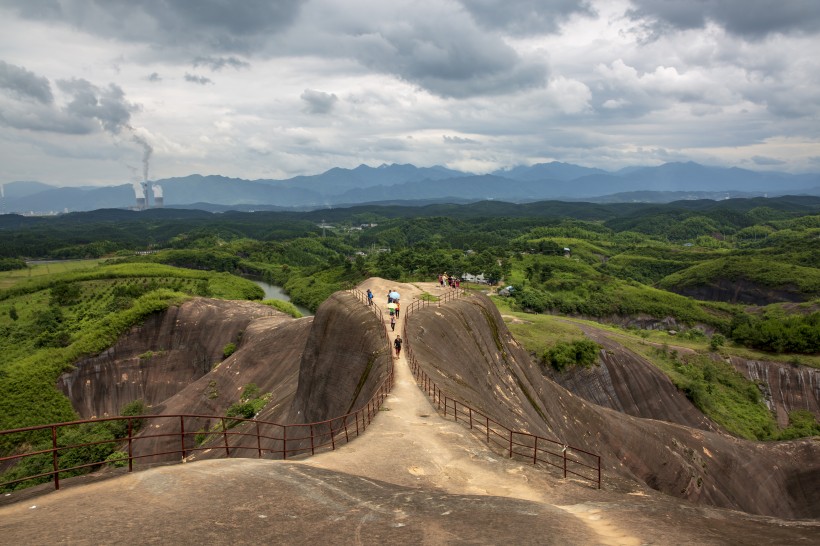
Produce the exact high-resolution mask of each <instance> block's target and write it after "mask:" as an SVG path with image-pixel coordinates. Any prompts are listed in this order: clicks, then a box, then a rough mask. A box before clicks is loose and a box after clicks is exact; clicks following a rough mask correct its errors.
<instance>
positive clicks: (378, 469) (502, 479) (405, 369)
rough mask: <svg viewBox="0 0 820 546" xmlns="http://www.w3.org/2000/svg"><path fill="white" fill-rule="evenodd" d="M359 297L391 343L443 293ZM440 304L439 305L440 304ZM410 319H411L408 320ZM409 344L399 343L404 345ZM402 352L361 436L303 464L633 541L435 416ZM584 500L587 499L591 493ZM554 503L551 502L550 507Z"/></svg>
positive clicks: (390, 286)
mask: <svg viewBox="0 0 820 546" xmlns="http://www.w3.org/2000/svg"><path fill="white" fill-rule="evenodd" d="M358 289H359V290H361V291H362V292H364V291H366V290H367V289H370V290H371V291H372V292H373V295H374V298H373V301H374V305H378V306H379V307H380V308H381V309H382V311H383V316H384V319H385V328H387V331H388V338H389V340H390V343H391V348H392V342H393V340H394V339H395V338H396V335H400V334H401V331H402V330H403V328H402V327H403V325H404V321H405V320H407V318H406V316H405V315H404V309H406V308H407V307H409V304H410V302H412V301H413V300H414V299H416V298H418V297H420V296H421V294H422V293H423V292H427V293H429V294H432V295H434V296H435V295H437V294H440V293H443V292H444V290H445V289H443V288H441V287H439V286H438V285H436V283H432V282H431V283H414V284H400V283H396V282H394V281H389V280H385V279H378V278H372V279H369V280H368V281H365V282H364V283H362V284H361V285H359V286H358ZM394 289H395V290H396V291H398V292H399V293H400V294H401V300H400V301H401V305H400V311H401V312H400V314H399V319H398V320H397V324H396V331H395V332H392V331H390V324H389V320H390V317H389V314H388V312H387V307H386V303H387V293H388V292H389V291H391V290H394ZM444 305H446V304H444ZM410 320H412V318H411V319H410ZM408 343H412V340H405V347H406V345H407V344H408ZM406 354H407V351H406V350H405V349H404V348H403V349H402V351H401V354H400V357H399V358H398V359H394V360H393V364H394V374H395V375H394V377H395V381H394V386H393V390H392V391H391V393H390V395H389V396H388V398H387V400H386V401H385V404H384V406H383V407H382V410H381V411H380V412H379V414H378V415H377V417H376V418H375V419H374V420H373V423H372V424H371V425H370V426H369V427H368V429H367V431H366V432H365V434H364V435H363V436H362V437H361V438H359V439H358V440H356V441H354V442H351V443H349V444H346V445H344V446H341V447H340V448H338V449H336V450H335V451H327V452H323V453H319V454H317V455H315V456H313V457H310V458H307V459H304V460H303V461H301V463H302V464H305V465H308V466H313V467H318V468H324V469H327V470H335V471H338V472H346V473H348V474H354V475H359V476H363V477H367V478H372V479H378V480H383V481H386V482H391V483H395V484H397V485H404V486H410V487H422V488H425V489H434V490H441V491H445V492H447V493H453V494H461V495H490V496H498V497H508V498H514V499H520V500H526V501H532V502H537V503H543V504H549V505H552V506H554V507H556V508H561V509H564V510H566V511H567V512H569V513H572V514H573V515H575V516H576V517H577V518H579V520H580V521H582V522H583V523H584V524H585V525H586V526H587V527H588V528H589V530H590V531H592V532H594V534H595V535H597V536H598V537H599V540H600V543H601V544H640V543H641V540H640V539H638V538H637V537H631V536H628V534H627V533H625V532H623V531H621V530H620V529H618V528H617V527H616V526H615V524H614V523H613V522H612V521H608V520H606V519H605V518H603V517H602V515H601V511H600V510H599V509H597V508H594V507H592V506H584V505H576V506H564V505H563V503H564V502H566V499H562V497H563V496H564V495H565V494H566V492H561V493H559V492H556V491H554V486H553V485H550V484H551V483H553V484H554V483H555V482H554V480H553V479H551V478H550V477H549V476H547V475H546V474H545V471H544V470H538V469H536V468H533V467H531V466H529V465H526V464H523V463H521V462H514V461H510V460H508V459H506V458H504V457H502V456H500V455H497V454H496V453H494V452H493V451H492V450H490V448H489V447H488V446H487V445H486V444H485V443H483V442H481V441H480V440H479V439H478V438H477V437H476V436H474V435H473V434H471V433H470V431H469V429H467V428H465V427H464V426H462V425H460V424H458V423H456V422H454V421H450V420H446V419H444V418H443V417H442V416H440V415H439V414H438V413H437V411H436V409H435V408H434V407H433V406H432V405H431V403H430V401H429V400H428V398H427V397H426V396H425V395H424V393H423V392H422V391H421V389H420V388H419V387H418V386H417V385H416V381H415V379H414V377H413V375H412V373H411V371H410V367H409V365H408V363H407V360H406ZM567 485H568V486H569V488H570V489H571V490H572V491H573V497H574V498H578V496H579V494H580V495H581V496H583V495H589V491H585V490H586V489H588V488H585V487H584V486H575V485H574V484H569V483H568V484H567ZM590 498H594V496H593V495H590ZM556 503H557V504H556Z"/></svg>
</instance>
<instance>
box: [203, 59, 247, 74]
mask: <svg viewBox="0 0 820 546" xmlns="http://www.w3.org/2000/svg"><path fill="white" fill-rule="evenodd" d="M193 65H194V68H199V67H200V66H206V67H208V68H210V69H211V70H213V71H214V72H218V71H220V70H222V69H223V68H225V67H231V68H234V69H236V70H239V69H241V68H249V67H250V66H251V65H250V63H247V62H245V61H242V60H240V59H237V58H236V57H197V58H196V59H194V62H193Z"/></svg>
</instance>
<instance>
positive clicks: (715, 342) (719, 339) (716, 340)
mask: <svg viewBox="0 0 820 546" xmlns="http://www.w3.org/2000/svg"><path fill="white" fill-rule="evenodd" d="M725 343H726V338H725V337H723V336H722V335H721V334H714V335H713V336H712V339H710V340H709V348H710V349H712V350H713V351H717V350H718V349H719V348H720V347H723V345H724V344H725Z"/></svg>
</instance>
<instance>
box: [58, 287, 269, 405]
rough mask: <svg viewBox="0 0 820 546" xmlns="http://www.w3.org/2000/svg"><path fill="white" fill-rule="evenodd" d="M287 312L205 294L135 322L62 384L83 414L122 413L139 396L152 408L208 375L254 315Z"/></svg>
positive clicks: (83, 362) (82, 364) (61, 382)
mask: <svg viewBox="0 0 820 546" xmlns="http://www.w3.org/2000/svg"><path fill="white" fill-rule="evenodd" d="M273 315H280V316H282V317H284V316H285V315H283V314H282V313H279V312H278V311H275V310H274V309H272V308H270V307H268V306H266V305H261V304H259V303H253V302H248V301H225V300H213V299H206V298H196V299H193V300H190V301H188V302H186V303H184V304H182V305H181V306H179V307H171V308H169V309H168V310H166V311H165V312H163V313H158V314H156V315H154V316H151V317H149V318H147V319H146V320H145V322H144V323H143V324H141V325H139V326H135V327H133V328H132V329H131V331H130V332H128V333H127V334H126V335H124V336H123V337H122V338H121V339H120V340H119V341H118V342H117V343H116V344H115V345H114V346H113V347H111V348H110V349H108V350H107V351H105V352H103V353H101V354H100V355H98V356H95V357H91V358H87V359H84V360H81V361H79V362H77V363H76V364H75V369H74V370H73V371H71V372H69V373H66V374H63V375H62V376H61V377H60V379H59V381H58V383H57V388H58V389H60V390H61V391H62V392H63V393H64V394H65V395H66V396H67V397H68V399H69V400H70V401H71V405H72V406H73V407H74V409H75V411H77V413H79V414H80V416H81V417H83V418H90V417H103V416H106V415H119V411H120V409H121V408H122V407H123V406H124V405H126V404H128V403H129V402H133V401H134V400H140V399H141V400H143V401H144V402H145V403H146V404H147V405H148V406H153V405H156V404H159V403H161V402H162V401H164V400H166V399H168V398H170V397H171V396H173V395H174V394H176V393H178V392H180V391H181V390H183V389H184V388H185V387H187V386H188V385H189V384H191V383H192V382H194V381H196V380H197V379H199V378H200V377H202V376H204V375H205V374H207V373H208V372H209V371H210V370H211V369H212V368H213V366H214V365H215V364H217V363H218V362H221V361H222V359H223V350H224V348H225V345H227V344H228V343H232V342H233V343H237V344H238V345H241V343H238V342H239V337H240V334H241V333H242V332H243V331H244V330H245V329H246V328H247V326H248V325H249V324H250V323H251V321H253V320H254V319H257V318H260V317H269V316H273Z"/></svg>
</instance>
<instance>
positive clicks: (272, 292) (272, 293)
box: [246, 277, 313, 316]
mask: <svg viewBox="0 0 820 546" xmlns="http://www.w3.org/2000/svg"><path fill="white" fill-rule="evenodd" d="M246 278H247V279H248V280H250V281H253V282H255V283H256V284H257V285H258V286H259V287H260V288H261V289H262V290H264V291H265V299H266V300H282V301H290V296H288V295H287V294H285V291H284V290H282V287H281V286H276V285H275V284H270V283H266V282H265V281H261V280H259V279H258V278H253V277H246ZM293 305H294V307H296V309H297V310H298V311H299V312H300V313H302V315H304V316H309V315H312V314H313V313H311V312H310V311H309V310H308V309H305V308H304V307H301V306H299V305H296V304H295V303H294V304H293Z"/></svg>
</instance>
